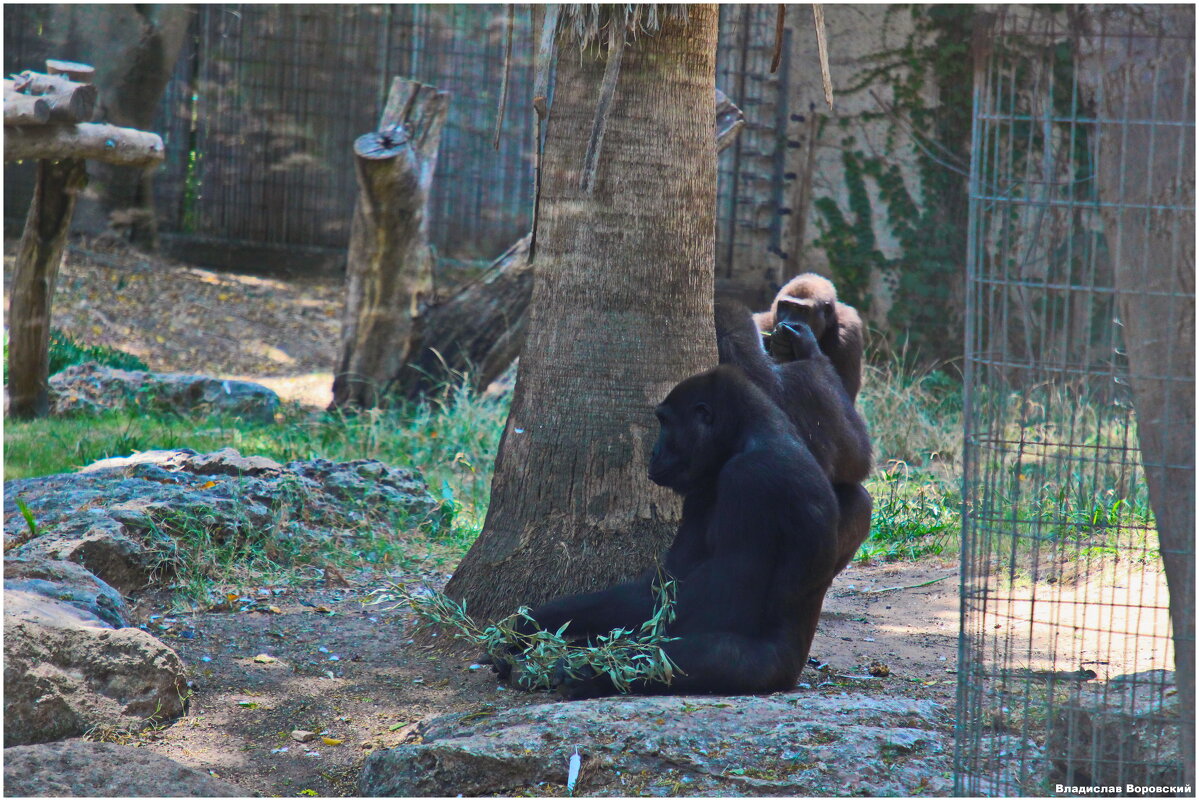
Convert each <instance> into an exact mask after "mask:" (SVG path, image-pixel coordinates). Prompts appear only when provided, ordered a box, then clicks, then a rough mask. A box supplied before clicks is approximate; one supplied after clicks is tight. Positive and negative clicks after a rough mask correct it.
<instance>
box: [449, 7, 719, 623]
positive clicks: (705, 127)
mask: <svg viewBox="0 0 1199 801" xmlns="http://www.w3.org/2000/svg"><path fill="white" fill-rule="evenodd" d="M716 37H717V10H716V7H715V6H714V5H693V6H690V7H689V13H688V18H687V20H686V21H680V20H674V19H670V20H667V21H666V22H664V23H663V26H662V29H661V31H660V32H659V33H658V34H657V35H655V36H645V35H643V36H639V37H638V38H637V39H636V40H635V41H631V42H630V43H629V45H628V47H627V48H626V50H625V52H624V55H623V61H622V66H621V72H620V77H619V82H618V83H617V86H616V93H615V96H614V99H613V102H612V108H611V113H610V116H609V118H608V123H607V128H606V131H605V134H604V140H603V150H602V154H601V156H600V160H599V165H598V170H597V172H596V175H595V187H594V191H593V193H591V194H587V193H585V192H584V191H582V190H581V189H580V188H579V185H580V177H581V174H582V168H583V164H584V156H585V153H586V150H587V144H588V139H589V137H590V134H591V129H592V120H593V117H594V115H595V108H596V102H597V99H598V95H599V87H600V83H601V80H602V78H603V75H604V62H603V61H602V60H600V59H598V58H597V57H596V51H595V50H594V49H589V50H586V51H584V52H582V53H579V51H578V49H577V48H576V47H572V46H570V45H563V47H562V48H561V55H560V56H559V60H558V72H557V85H556V88H555V95H554V102H553V107H552V109H551V112H550V120H549V128H548V134H547V139H546V146H545V155H544V161H543V175H544V178H543V186H542V194H541V205H540V215H541V219H540V221H539V223H538V226H539V227H538V234H537V253H536V257H535V258H536V263H535V277H534V285H533V300H532V305H531V309H530V318H529V330H528V339H527V341H526V344H525V347H524V350H523V351H522V354H521V366H520V373H519V377H518V379H517V384H516V389H515V393H514V396H513V401H512V410H511V413H510V414H509V417H508V424H507V428H506V429H505V431H504V437H503V440H502V442H501V444H500V449H499V455H498V457H497V460H496V471H495V478H494V479H493V483H492V491H491V506H490V509H489V510H488V515H487V520H486V523H485V525H484V528H483V533H482V534H481V535H480V536H479V539H478V541H476V542H475V544H474V546H473V547H472V548H471V550H470V552H469V553H468V554H467V555H466V557H465V558H464V559H463V561H462V564H461V565H460V566H459V568H458V571H457V572H456V573H455V575H454V577H453V578H452V579H451V581H450V583H449V585H448V587H447V592H448V593H449V594H450V595H452V596H454V597H456V598H460V599H465V600H466V601H467V603H468V609H469V610H470V611H471V612H472V614H474V615H475V616H476V617H478V618H480V619H489V618H495V617H498V616H502V615H505V614H507V613H509V612H511V611H512V610H513V609H515V607H516V606H517V605H519V604H530V605H532V604H536V603H540V602H542V601H545V600H547V599H549V598H551V597H553V596H556V595H560V594H563V593H568V592H576V591H581V590H589V589H597V588H600V587H602V586H605V585H608V584H611V583H614V582H616V581H618V580H621V579H624V578H628V577H629V576H631V575H633V574H634V573H636V572H638V571H639V570H642V569H644V568H645V567H647V566H648V565H650V564H651V563H652V562H653V560H654V558H655V557H656V556H657V555H658V554H659V553H661V552H662V550H663V549H664V548H665V547H666V546H667V545H668V544H669V542H670V540H671V538H672V536H673V534H674V530H675V528H676V527H677V525H678V521H679V513H680V508H679V504H678V502H677V499H676V498H674V497H673V496H671V495H670V494H669V493H668V492H667V491H665V490H663V489H661V488H659V487H656V486H654V485H653V484H651V483H650V482H649V480H648V479H647V478H646V472H645V471H646V464H647V462H648V459H649V453H650V450H651V448H652V446H653V441H654V438H655V437H656V435H657V424H656V422H655V420H654V416H653V409H654V406H655V405H656V404H657V403H658V402H659V401H661V399H662V398H663V397H664V396H665V395H666V393H667V392H668V391H669V390H670V388H671V387H672V386H674V384H676V383H677V382H679V381H680V380H682V379H683V378H686V377H687V376H688V375H691V374H693V373H696V372H698V371H700V370H703V369H705V368H707V367H710V366H712V365H713V364H715V362H716V348H715V332H714V329H713V322H712V319H713V312H712V293H713V259H714V249H715V206H716V147H715V142H714V140H713V120H712V98H713V96H714V92H715V56H716Z"/></svg>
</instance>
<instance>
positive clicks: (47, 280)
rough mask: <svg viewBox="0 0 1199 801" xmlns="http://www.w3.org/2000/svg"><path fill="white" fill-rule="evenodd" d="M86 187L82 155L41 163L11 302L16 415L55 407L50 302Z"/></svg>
mask: <svg viewBox="0 0 1199 801" xmlns="http://www.w3.org/2000/svg"><path fill="white" fill-rule="evenodd" d="M86 185H87V170H86V169H85V167H84V162H83V159H78V158H69V159H63V160H61V161H49V160H41V161H39V162H38V166H37V185H36V186H35V187H34V192H33V203H32V204H31V205H30V208H29V216H28V217H27V218H26V219H25V231H24V233H23V234H22V235H21V245H20V249H19V250H18V251H17V258H16V265H15V269H14V271H13V284H12V295H11V299H10V301H9V306H8V396H9V410H8V411H9V414H11V415H12V416H14V417H18V418H30V417H42V416H44V415H45V414H46V413H47V412H48V411H49V408H50V403H49V394H48V387H49V384H48V382H47V378H48V375H47V369H48V362H49V344H50V304H51V302H52V301H53V299H54V284H55V281H56V280H57V279H58V266H59V264H60V263H61V262H62V251H63V247H64V246H65V245H66V241H67V230H68V229H69V228H70V225H71V215H72V214H73V213H74V211H75V200H76V199H77V198H78V195H79V191H80V190H81V189H83V187H84V186H86Z"/></svg>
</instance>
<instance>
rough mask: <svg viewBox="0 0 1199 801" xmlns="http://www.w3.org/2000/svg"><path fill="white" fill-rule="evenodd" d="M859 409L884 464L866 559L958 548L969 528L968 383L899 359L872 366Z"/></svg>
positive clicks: (873, 488) (872, 485)
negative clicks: (964, 480) (965, 472)
mask: <svg viewBox="0 0 1199 801" xmlns="http://www.w3.org/2000/svg"><path fill="white" fill-rule="evenodd" d="M858 408H859V410H861V412H862V416H863V417H865V418H866V424H867V426H868V427H869V429H870V435H871V438H872V439H873V440H874V458H875V464H876V465H878V467H877V468H876V470H875V473H874V475H873V476H871V477H870V479H869V480H868V481H867V482H866V489H867V490H869V492H870V495H871V497H873V498H874V513H873V514H872V516H871V524H870V537H869V538H868V539H867V540H866V542H864V543H863V544H862V547H861V548H859V549H858V554H857V557H856V558H857V559H859V560H868V559H871V560H882V561H893V560H897V559H916V558H919V557H921V556H925V555H929V554H938V555H939V554H942V553H945V552H947V551H952V550H955V549H956V548H957V543H958V542H959V536H960V533H961V526H962V513H961V507H962V495H961V463H960V457H961V449H962V385H961V381H960V380H959V379H958V378H957V377H956V376H954V375H952V374H950V373H949V372H947V371H945V370H934V369H930V368H927V367H918V366H915V363H914V362H912V361H910V360H908V359H907V358H906V357H905V355H903V354H899V355H895V356H893V357H892V358H890V359H888V360H886V361H882V362H880V363H878V364H870V365H866V366H865V376H864V380H863V382H862V391H861V393H860V394H859V396H858Z"/></svg>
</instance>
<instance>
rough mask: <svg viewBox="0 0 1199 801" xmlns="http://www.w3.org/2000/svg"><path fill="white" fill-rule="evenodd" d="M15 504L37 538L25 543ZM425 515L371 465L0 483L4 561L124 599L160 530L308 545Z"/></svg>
mask: <svg viewBox="0 0 1199 801" xmlns="http://www.w3.org/2000/svg"><path fill="white" fill-rule="evenodd" d="M17 498H20V499H22V500H23V501H24V502H25V503H26V504H27V505H28V507H29V510H30V512H31V513H32V514H33V516H34V518H35V520H36V522H37V530H38V536H36V537H32V538H31V537H30V530H29V526H28V524H27V523H26V521H25V519H24V517H23V516H22V514H21V513H20V511H19V510H18V509H17V506H16V499H17ZM437 508H438V504H437V502H436V501H435V500H434V499H433V497H432V496H431V495H429V492H428V488H427V487H426V485H425V482H424V479H422V478H421V476H420V474H419V473H417V472H415V471H411V470H404V469H398V468H393V467H389V466H387V465H385V464H383V463H382V462H378V461H373V460H358V461H352V462H329V461H326V460H324V459H313V460H311V461H297V462H290V463H288V464H286V465H281V464H279V463H278V462H275V461H273V460H271V459H267V458H265V457H261V456H242V455H241V454H239V453H238V452H237V451H235V450H233V449H231V448H226V449H224V450H220V451H216V452H215V453H209V454H199V453H196V452H195V451H192V450H186V449H184V450H173V451H147V452H145V453H139V454H136V455H134V456H130V457H124V458H117V459H105V460H103V461H100V462H96V463H94V464H92V465H89V466H88V467H85V468H84V469H83V470H81V471H79V472H78V473H60V474H58V475H53V476H42V477H39V478H28V479H19V480H15V481H8V482H5V485H4V515H5V516H4V536H5V545H6V547H11V548H12V550H11V551H9V555H11V556H21V557H29V556H43V557H48V558H50V559H62V560H69V561H72V562H78V563H79V564H81V565H83V566H84V567H86V568H87V569H88V570H90V571H91V572H92V573H94V574H96V575H97V576H99V577H100V578H101V579H103V580H104V581H106V582H107V583H108V584H111V585H112V586H113V587H115V588H117V589H118V590H120V591H121V592H123V593H126V594H128V593H131V592H135V591H137V590H139V589H141V588H142V587H144V586H145V584H146V582H147V580H148V577H149V576H150V575H151V574H152V573H154V571H155V568H156V566H161V559H162V554H163V552H164V542H163V541H162V539H161V535H162V534H164V533H165V534H167V535H170V533H171V531H172V529H171V525H170V521H172V520H173V521H176V522H177V523H178V521H184V520H189V519H190V520H198V521H203V525H204V527H205V530H206V531H207V533H208V534H209V535H210V536H211V537H212V538H213V539H214V540H216V541H220V540H221V539H222V538H224V537H226V536H234V535H243V536H244V535H250V536H256V537H275V538H278V539H279V540H280V541H283V540H286V539H288V538H296V539H298V540H299V541H301V542H311V543H314V544H316V543H319V542H322V541H324V540H327V539H328V538H330V537H332V536H341V537H343V538H352V537H355V536H365V535H366V534H367V532H369V531H370V530H371V529H372V528H373V529H375V530H376V531H377V532H379V533H384V532H387V533H391V532H394V531H395V524H396V521H397V519H398V518H403V519H405V520H407V521H409V522H412V521H417V520H420V519H422V518H423V517H425V516H427V515H429V514H431V513H432V512H434V511H435V510H436V509H437ZM14 543H17V544H15V545H14ZM166 550H167V551H168V552H169V547H168V548H166Z"/></svg>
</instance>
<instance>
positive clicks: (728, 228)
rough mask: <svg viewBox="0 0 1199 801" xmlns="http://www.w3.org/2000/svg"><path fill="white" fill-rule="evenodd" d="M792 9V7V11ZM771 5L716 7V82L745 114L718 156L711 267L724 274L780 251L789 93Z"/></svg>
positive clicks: (786, 59) (787, 34) (786, 62)
mask: <svg viewBox="0 0 1199 801" xmlns="http://www.w3.org/2000/svg"><path fill="white" fill-rule="evenodd" d="M793 16H794V15H793ZM775 20H776V7H775V6H772V5H750V4H746V5H738V6H732V5H725V6H721V7H720V44H719V46H718V48H717V51H716V86H717V87H718V88H719V89H720V90H721V91H722V92H724V93H725V94H726V95H728V96H729V97H730V98H732V100H733V102H734V103H736V104H737V105H738V106H739V107H740V108H741V111H742V112H744V114H745V127H744V128H742V130H741V133H740V134H739V135H738V136H737V139H736V140H735V141H734V142H733V144H732V145H731V146H730V147H729V148H728V149H727V150H725V151H724V152H723V153H721V154H720V159H719V161H718V164H717V175H718V184H717V197H716V209H717V223H716V264H717V268H716V274H717V276H718V277H730V276H732V275H733V274H734V273H735V272H736V271H737V268H738V267H739V266H740V265H742V264H745V263H753V262H755V261H761V260H762V259H761V258H756V259H755V258H754V257H753V255H751V254H762V253H767V252H769V253H774V254H775V255H776V256H780V257H781V255H782V252H783V251H782V234H783V232H782V222H781V220H782V217H781V216H780V212H781V210H782V208H783V207H784V206H785V205H786V195H785V192H786V191H787V188H786V184H787V183H789V182H790V181H791V180H793V179H794V176H790V177H788V176H787V172H786V161H787V147H788V141H787V127H788V116H789V112H790V106H789V102H790V100H791V96H790V94H791V93H790V87H789V86H788V78H789V76H790V74H791V69H790V66H791V65H790V54H791V30H790V29H786V30H785V31H784V40H783V49H782V56H783V60H782V62H781V63H780V64H779V69H778V71H777V72H775V73H773V74H772V73H771V72H770V62H771V59H772V58H773V57H774V36H775V33H774V26H775Z"/></svg>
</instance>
